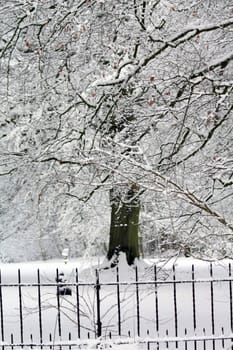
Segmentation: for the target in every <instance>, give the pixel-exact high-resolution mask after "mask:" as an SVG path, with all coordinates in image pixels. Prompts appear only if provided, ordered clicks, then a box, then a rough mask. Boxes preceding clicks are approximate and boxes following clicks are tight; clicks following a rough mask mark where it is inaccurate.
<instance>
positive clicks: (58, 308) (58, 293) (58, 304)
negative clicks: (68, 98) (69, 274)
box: [56, 269, 61, 338]
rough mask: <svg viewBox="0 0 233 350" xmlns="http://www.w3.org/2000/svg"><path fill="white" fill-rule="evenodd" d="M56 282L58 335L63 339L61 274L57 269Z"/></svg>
mask: <svg viewBox="0 0 233 350" xmlns="http://www.w3.org/2000/svg"><path fill="white" fill-rule="evenodd" d="M56 281H57V324H58V335H59V338H61V304H60V290H59V272H58V269H56Z"/></svg>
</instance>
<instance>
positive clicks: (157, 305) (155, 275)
mask: <svg viewBox="0 0 233 350" xmlns="http://www.w3.org/2000/svg"><path fill="white" fill-rule="evenodd" d="M154 280H155V317H156V320H155V327H156V332H157V334H158V333H159V300H158V283H157V266H156V265H155V266H154Z"/></svg>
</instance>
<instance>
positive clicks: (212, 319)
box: [210, 263, 215, 350]
mask: <svg viewBox="0 0 233 350" xmlns="http://www.w3.org/2000/svg"><path fill="white" fill-rule="evenodd" d="M210 278H211V279H212V278H213V265H212V263H211V264H210ZM210 300H211V329H212V335H214V334H215V325H214V321H215V320H214V283H213V281H210ZM213 350H215V340H214V339H213Z"/></svg>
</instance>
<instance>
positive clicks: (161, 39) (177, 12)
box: [0, 0, 233, 262]
mask: <svg viewBox="0 0 233 350" xmlns="http://www.w3.org/2000/svg"><path fill="white" fill-rule="evenodd" d="M232 11H233V6H232V4H231V2H228V3H227V4H226V2H225V1H219V0H218V1H212V2H205V3H201V2H198V3H196V2H193V1H191V0H186V1H175V2H174V1H173V2H172V3H171V2H169V1H163V0H160V1H159V0H156V1H155V0H152V1H145V0H141V1H136V0H132V1H127V2H126V1H123V0H122V1H118V2H117V3H116V2H115V1H112V0H107V1H101V0H100V1H97V0H96V1H79V2H77V1H72V0H69V1H62V0H61V1H57V2H56V1H52V0H48V1H26V2H24V3H21V2H20V1H17V0H15V1H13V0H10V1H8V2H7V3H5V2H1V10H0V16H1V18H2V21H1V24H0V33H1V43H0V49H1V52H0V69H1V77H2V78H1V79H2V82H1V87H0V94H1V110H0V118H1V135H0V142H1V154H0V156H1V158H0V162H1V163H0V174H1V178H0V180H1V181H0V190H1V192H2V193H4V195H2V197H1V198H4V200H3V201H2V204H1V205H2V207H1V212H0V213H1V214H0V215H1V232H2V238H3V239H4V238H6V237H8V236H9V235H11V236H12V235H14V237H17V239H18V240H19V238H20V237H22V238H23V240H22V244H23V245H24V244H25V242H27V241H28V240H30V243H31V251H32V255H33V256H34V257H39V256H40V255H41V252H42V253H43V256H44V257H51V256H56V255H57V254H58V252H59V251H60V250H61V249H62V247H63V246H64V244H69V242H70V245H71V248H72V254H81V253H82V252H83V250H87V251H91V252H95V251H96V250H97V249H98V251H100V252H104V250H105V244H106V241H107V232H108V230H109V217H110V212H111V210H112V218H113V221H114V220H116V222H118V220H119V218H118V217H117V213H118V210H119V208H126V210H129V209H128V205H129V207H130V206H131V205H132V206H133V207H134V208H136V209H137V210H136V211H137V213H135V215H136V216H137V215H138V210H139V206H138V204H137V205H134V204H133V203H134V200H136V199H135V198H134V196H133V197H132V200H129V198H127V195H126V194H127V193H128V191H129V190H130V188H131V186H132V184H135V186H136V187H137V188H138V189H139V192H138V193H137V196H136V197H137V201H138V202H137V203H139V198H140V210H141V215H140V221H139V225H140V231H141V234H142V235H143V237H144V248H145V249H146V250H148V248H151V247H152V245H153V244H154V246H155V248H156V247H157V246H161V247H162V248H164V249H166V250H167V249H168V248H169V249H171V248H173V249H175V251H176V252H180V251H185V250H186V249H187V247H189V249H188V250H190V251H191V254H193V255H196V256H211V257H213V254H215V255H216V256H224V255H229V254H231V251H229V244H230V243H231V242H232V230H233V225H232V215H231V206H232V108H233V107H232V106H233V105H232V57H233V56H232V52H233V50H232V46H233V41H232V27H233V18H232ZM6 189H7V194H6ZM109 191H111V193H117V197H116V198H115V199H114V200H113V198H112V197H111V201H110V202H111V205H112V208H111V205H110V204H109V202H108V194H109ZM114 206H116V210H115V209H114ZM106 208H107V210H106ZM114 211H115V212H114ZM115 214H116V215H115ZM123 216H124V215H123ZM114 217H115V219H114ZM113 221H112V223H111V224H112V225H110V227H111V233H112V232H114V233H112V236H111V238H110V249H109V252H108V257H109V258H113V251H115V249H114V245H116V248H119V246H121V249H122V250H123V251H125V250H127V251H129V250H130V249H128V248H127V249H126V248H125V246H124V244H125V243H123V241H122V240H121V239H120V241H119V240H118V239H116V240H115V235H116V236H117V235H119V231H120V232H123V230H119V229H118V228H117V229H116V228H114V227H115V225H114V224H113ZM136 221H137V220H136ZM9 222H10V224H9ZM87 223H88V225H87ZM123 224H124V223H123ZM120 225H122V223H120ZM124 225H125V224H124ZM128 226H130V225H128ZM93 227H94V228H95V230H93ZM120 227H121V226H120ZM123 227H126V226H123ZM115 231H116V233H115ZM65 239H66V241H65ZM67 240H68V241H69V242H67ZM5 242H6V243H7V240H6V241H5ZM8 242H9V240H8ZM37 242H39V243H40V244H38V243H37ZM54 242H55V243H54ZM114 242H115V243H114ZM147 242H148V243H147ZM216 242H217V244H216ZM6 243H5V244H6ZM11 243H12V241H11ZM8 244H9V243H8ZM38 246H40V249H38V248H36V247H38ZM2 247H3V248H4V244H3V245H2ZM93 247H94V251H93ZM153 253H154V252H153ZM157 253H158V252H157ZM11 255H12V253H11ZM18 256H19V255H18ZM136 256H138V248H135V250H134V253H133V256H132V258H131V257H129V256H128V261H129V262H132V261H133V259H134V257H136ZM30 257H31V256H30Z"/></svg>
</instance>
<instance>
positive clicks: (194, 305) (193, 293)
mask: <svg viewBox="0 0 233 350" xmlns="http://www.w3.org/2000/svg"><path fill="white" fill-rule="evenodd" d="M192 301H193V329H194V332H195V331H196V328H197V319H196V291H195V271H194V265H193V264H192Z"/></svg>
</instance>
